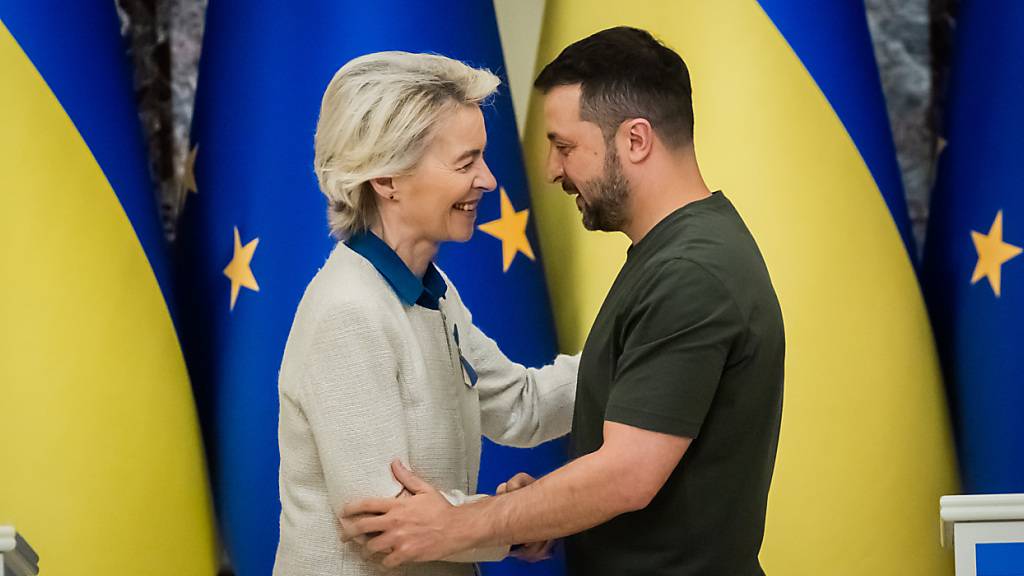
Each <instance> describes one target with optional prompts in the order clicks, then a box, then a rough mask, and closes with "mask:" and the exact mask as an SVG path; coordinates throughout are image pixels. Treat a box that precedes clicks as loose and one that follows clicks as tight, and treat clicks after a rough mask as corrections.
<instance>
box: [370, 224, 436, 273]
mask: <svg viewBox="0 0 1024 576" xmlns="http://www.w3.org/2000/svg"><path fill="white" fill-rule="evenodd" d="M370 231H371V232H373V233H374V234H376V235H377V237H378V238H380V239H381V240H383V241H384V243H385V244H387V245H388V246H389V247H391V249H392V250H394V251H395V254H398V257H399V258H401V259H402V262H404V263H405V265H406V266H407V267H408V268H409V271H410V272H412V273H413V274H414V275H416V277H417V278H423V275H424V274H426V273H427V266H429V265H430V262H431V261H432V260H433V259H434V256H436V255H437V243H436V242H431V241H430V240H424V239H422V238H415V237H414V236H413V235H411V234H402V233H401V232H400V231H398V230H396V229H394V227H389V226H384V225H383V224H382V223H380V222H378V223H377V224H375V225H374V226H371V227H370Z"/></svg>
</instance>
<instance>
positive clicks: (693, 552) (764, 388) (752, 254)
mask: <svg viewBox="0 0 1024 576" xmlns="http://www.w3.org/2000/svg"><path fill="white" fill-rule="evenodd" d="M784 354H785V336H784V334H783V326H782V313H781V310H780V308H779V302H778V299H777V298H776V295H775V290H774V288H773V287H772V282H771V279H770V278H769V276H768V270H767V268H766V266H765V263H764V260H763V258H762V257H761V252H760V250H759V249H758V247H757V244H756V243H755V242H754V238H753V237H752V236H751V234H750V232H749V231H748V230H747V227H746V225H745V224H744V223H743V220H742V219H741V218H740V215H739V214H738V213H737V211H736V210H735V208H734V207H733V205H732V203H731V202H729V200H728V199H726V197H725V195H724V194H722V193H721V192H715V193H714V194H712V195H711V196H710V197H708V198H705V199H702V200H698V201H696V202H691V203H689V204H687V205H686V206H683V207H682V208H680V209H678V210H676V211H675V212H673V213H672V214H670V215H669V216H667V217H666V218H665V219H663V220H662V221H661V222H659V223H658V224H657V225H656V226H655V227H654V228H653V229H651V231H650V232H649V233H648V234H647V235H646V236H644V238H643V239H642V240H641V241H640V242H638V243H637V244H636V245H634V246H632V247H631V248H630V249H629V253H628V256H627V258H626V263H625V265H624V266H623V267H622V270H621V271H620V272H619V275H618V277H617V278H616V279H615V283H614V284H613V285H612V288H611V290H610V291H609V293H608V297H607V298H606V299H605V301H604V304H603V305H602V307H601V311H600V312H599V313H598V316H597V319H596V320H595V322H594V326H593V329H592V330H591V332H590V336H589V337H588V338H587V343H586V345H585V346H584V348H583V356H582V359H581V362H580V371H579V381H578V385H577V392H576V408H575V414H574V417H573V430H572V455H573V457H580V456H583V455H585V454H589V453H591V452H594V451H596V450H597V449H598V448H600V447H601V445H602V443H603V441H604V439H603V426H604V423H605V421H610V422H618V423H621V424H627V425H629V426H634V427H636V428H642V429H644V430H651V431H654V432H661V433H665V434H672V435H675V436H682V437H688V438H693V442H692V443H691V444H690V447H689V448H688V449H687V451H686V453H685V454H684V455H683V458H682V460H681V461H680V462H679V464H678V465H677V466H676V468H675V470H674V471H673V472H672V474H671V475H670V476H669V478H668V481H667V482H666V483H665V485H664V486H663V487H662V488H661V490H660V491H659V492H658V494H657V495H656V496H655V498H654V499H653V501H652V502H651V503H650V504H649V505H648V506H647V507H646V508H644V509H643V510H640V511H637V512H630V513H626V514H622V515H620V516H618V517H616V518H613V519H612V520H610V521H609V522H607V523H605V524H602V525H600V526H597V527H595V528H592V529H590V530H586V531H584V532H582V533H580V534H577V535H575V536H572V537H570V538H569V539H568V541H567V551H568V557H569V565H570V573H571V574H573V575H576V576H601V575H608V576H631V575H637V576H639V575H644V576H661V575H666V576H667V575H672V576H683V575H694V576H697V575H700V576H716V575H721V576H748V575H759V574H763V571H762V569H761V566H760V564H759V562H758V559H757V556H758V552H759V550H760V547H761V540H762V538H763V535H764V519H765V506H766V502H767V498H768V488H769V485H770V484H771V478H772V469H773V467H774V464H775V452H776V448H777V446H778V438H779V422H780V420H781V417H782V381H783V358H784Z"/></svg>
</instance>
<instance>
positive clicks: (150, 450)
mask: <svg viewBox="0 0 1024 576" xmlns="http://www.w3.org/2000/svg"><path fill="white" fill-rule="evenodd" d="M126 64H127V61H126V58H125V50H124V46H123V45H122V42H121V36H120V34H119V22H118V19H117V14H116V13H115V6H114V4H113V3H111V2H100V1H62V0H33V1H31V2H29V1H21V2H19V1H13V0H4V1H2V2H0V71H2V77H3V79H4V87H3V90H2V91H0V126H2V127H3V128H2V131H0V190H3V197H4V206H3V210H0V278H3V286H2V287H0V318H2V322H0V326H2V328H0V386H2V390H0V406H2V407H3V415H2V417H0V443H2V444H3V468H2V470H3V472H2V473H0V523H12V524H14V525H15V526H16V527H17V529H18V530H19V532H21V533H22V534H23V535H24V536H25V537H26V539H27V540H28V542H29V543H30V544H31V545H32V546H33V547H34V548H35V549H36V551H37V552H38V553H39V556H40V567H41V569H42V571H43V573H46V574H83V575H100V574H115V573H132V574H147V575H150V574H154V575H160V574H166V575H179V574H190V575H191V574H213V573H214V572H215V570H216V557H215V550H214V537H213V522H212V514H211V508H210V502H209V495H208V490H207V479H206V474H205V470H204V462H203V455H202V451H201V443H200V436H199V429H198V426H197V422H196V415H195V408H194V405H193V401H192V394H191V390H190V388H189V383H188V377H187V375H186V371H185V363H184V360H183V358H182V354H181V351H180V349H179V346H178V340H177V336H176V334H175V328H174V324H173V322H172V314H171V311H170V309H169V307H168V302H169V300H170V297H169V283H168V281H169V278H168V268H167V262H166V259H165V254H164V244H163V237H162V236H161V231H160V225H159V222H158V218H157V211H156V206H155V203H154V199H153V188H152V186H151V183H150V180H149V177H148V174H147V172H146V161H145V156H144V147H143V143H142V137H141V131H140V127H139V123H138V116H137V113H136V107H135V101H134V98H133V95H132V89H131V76H130V74H129V72H128V69H127V67H126Z"/></svg>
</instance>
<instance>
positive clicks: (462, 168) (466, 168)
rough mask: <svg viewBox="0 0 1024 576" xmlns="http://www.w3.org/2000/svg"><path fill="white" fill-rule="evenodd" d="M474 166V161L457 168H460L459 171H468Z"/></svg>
mask: <svg viewBox="0 0 1024 576" xmlns="http://www.w3.org/2000/svg"><path fill="white" fill-rule="evenodd" d="M472 167H473V163H472V162H470V163H469V164H465V165H462V166H459V167H458V168H457V170H458V171H459V172H466V171H468V170H469V169H470V168H472Z"/></svg>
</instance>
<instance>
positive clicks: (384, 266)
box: [345, 231, 448, 310]
mask: <svg viewBox="0 0 1024 576" xmlns="http://www.w3.org/2000/svg"><path fill="white" fill-rule="evenodd" d="M345 245H346V246H348V247H349V248H351V249H352V251H353V252H356V253H357V254H359V255H360V256H362V257H363V258H366V259H367V260H368V261H369V262H370V264H373V267H374V268H376V269H377V272H380V275H381V276H383V277H384V279H385V280H387V282H388V284H390V285H391V289H392V290H394V291H395V294H397V295H398V299H399V300H401V301H402V303H404V304H405V305H406V306H412V305H414V304H419V305H420V306H423V307H425V308H430V309H431V310H437V309H438V308H439V307H440V301H441V298H444V295H445V293H446V292H447V291H448V284H447V283H445V281H444V278H443V277H442V276H441V272H440V271H438V269H437V267H436V266H434V263H433V262H431V263H430V264H428V265H427V271H426V273H425V274H424V275H423V279H422V280H420V279H419V278H417V277H416V275H415V274H413V273H412V271H411V270H409V267H408V266H406V265H405V262H402V259H401V258H399V256H398V254H396V253H395V251H394V250H392V249H391V247H390V246H388V245H387V244H386V243H384V241H383V240H381V239H380V238H378V237H377V235H376V234H374V233H373V232H369V231H366V232H360V233H358V234H354V235H353V236H352V237H351V238H349V239H348V240H346V241H345Z"/></svg>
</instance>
